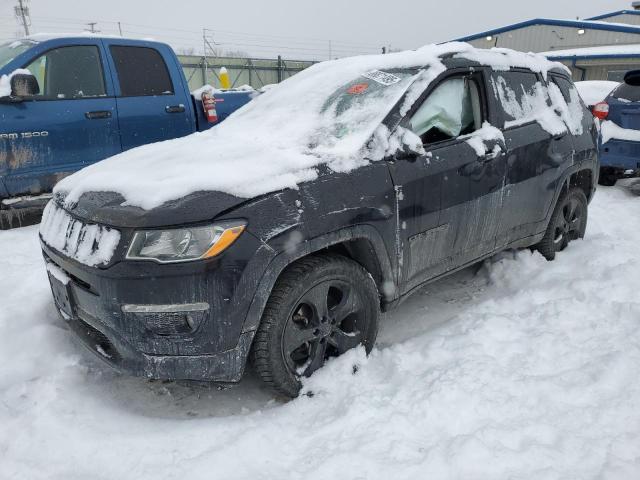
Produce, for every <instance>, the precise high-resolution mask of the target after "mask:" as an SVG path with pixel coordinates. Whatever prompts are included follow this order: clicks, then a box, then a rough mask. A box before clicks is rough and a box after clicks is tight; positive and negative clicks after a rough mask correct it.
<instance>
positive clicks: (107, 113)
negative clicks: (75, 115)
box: [84, 110, 111, 120]
mask: <svg viewBox="0 0 640 480" xmlns="http://www.w3.org/2000/svg"><path fill="white" fill-rule="evenodd" d="M84 116H85V117H87V118H88V119H89V120H97V119H100V118H111V110H98V111H96V112H87V113H85V114H84Z"/></svg>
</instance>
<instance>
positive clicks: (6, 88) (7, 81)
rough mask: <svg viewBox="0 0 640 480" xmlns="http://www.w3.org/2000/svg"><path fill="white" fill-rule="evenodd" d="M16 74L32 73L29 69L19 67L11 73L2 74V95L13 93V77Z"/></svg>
mask: <svg viewBox="0 0 640 480" xmlns="http://www.w3.org/2000/svg"><path fill="white" fill-rule="evenodd" d="M14 75H31V72H30V71H29V70H25V69H22V68H19V69H17V70H14V71H13V72H11V73H10V74H9V75H2V76H0V97H8V96H10V95H11V79H12V78H13V77H14Z"/></svg>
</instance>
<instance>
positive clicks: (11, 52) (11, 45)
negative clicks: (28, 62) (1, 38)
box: [0, 40, 35, 68]
mask: <svg viewBox="0 0 640 480" xmlns="http://www.w3.org/2000/svg"><path fill="white" fill-rule="evenodd" d="M34 45H35V42H31V41H27V40H16V41H15V42H8V43H3V44H1V45H0V68H2V67H4V66H5V65H6V64H8V63H9V62H10V61H11V60H13V59H14V58H16V57H17V56H18V55H20V54H21V53H23V52H26V51H27V50H29V49H30V48H31V47H33V46H34Z"/></svg>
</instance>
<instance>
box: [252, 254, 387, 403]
mask: <svg viewBox="0 0 640 480" xmlns="http://www.w3.org/2000/svg"><path fill="white" fill-rule="evenodd" d="M379 316H380V298H379V296H378V290H377V288H376V285H375V282H374V281H373V278H371V276H370V275H369V274H368V273H367V272H366V270H365V269H364V268H362V267H361V266H360V265H359V264H357V263H355V262H353V261H352V260H350V259H348V258H346V257H343V256H341V255H333V254H322V255H313V256H309V257H306V258H303V259H302V260H299V261H297V262H296V263H294V264H292V265H291V266H289V267H288V268H287V269H286V270H285V271H284V272H283V273H282V275H281V276H280V278H279V279H278V281H277V282H276V285H275V287H274V289H273V291H272V292H271V296H270V297H269V300H268V302H267V305H266V307H265V310H264V313H263V315H262V320H261V322H260V327H259V328H258V331H257V332H256V336H255V339H254V342H253V347H252V352H251V359H252V362H253V365H254V367H255V369H256V371H257V372H258V374H259V375H260V377H261V378H262V380H263V381H264V382H265V383H266V384H267V385H268V386H269V387H271V388H272V389H273V390H275V391H276V392H278V393H280V394H282V395H285V396H287V397H290V398H294V397H296V396H297V395H298V393H299V392H300V388H301V383H300V379H301V378H302V377H305V376H309V375H311V374H312V373H313V372H315V371H316V370H318V369H319V368H320V367H322V365H323V364H324V362H325V361H326V360H327V359H328V358H329V357H336V356H339V355H341V354H342V353H344V352H345V351H347V350H349V349H351V348H354V347H356V346H358V345H363V346H364V347H365V350H366V352H367V353H369V352H370V351H371V349H372V348H373V345H374V343H375V340H376V336H377V334H378V321H379Z"/></svg>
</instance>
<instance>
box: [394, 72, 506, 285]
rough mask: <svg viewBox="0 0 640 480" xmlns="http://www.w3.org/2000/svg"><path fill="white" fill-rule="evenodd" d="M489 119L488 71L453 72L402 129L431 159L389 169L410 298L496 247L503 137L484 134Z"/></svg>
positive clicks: (419, 105)
mask: <svg viewBox="0 0 640 480" xmlns="http://www.w3.org/2000/svg"><path fill="white" fill-rule="evenodd" d="M487 119H488V109H487V106H486V95H485V93H484V81H483V74H482V72H478V71H476V72H471V71H454V72H452V73H450V74H448V76H446V77H445V78H443V79H442V80H441V81H440V82H438V83H436V85H435V87H433V88H431V89H430V91H428V92H427V94H426V99H425V100H424V101H423V102H417V106H414V108H413V109H412V111H411V112H409V115H408V116H407V119H406V120H405V122H404V123H403V125H404V127H406V128H410V129H411V130H412V131H413V132H414V133H415V134H417V135H418V136H419V137H420V138H421V139H422V142H423V146H424V149H425V150H426V152H427V153H426V155H423V156H421V157H420V158H418V159H416V160H401V161H397V162H395V163H394V164H392V165H391V171H392V175H393V178H394V182H395V184H396V189H397V190H400V195H399V201H398V204H399V205H398V211H399V223H400V225H401V237H402V238H401V240H402V242H403V243H402V248H401V252H402V258H403V279H404V283H405V288H404V291H405V292H406V291H408V290H410V289H412V288H414V287H415V286H417V285H419V284H420V283H422V282H424V281H425V280H426V279H429V278H432V277H435V276H437V275H440V274H442V273H445V272H447V271H450V270H452V269H455V268H457V267H459V266H462V265H464V264H465V263H468V262H470V261H473V260H475V259H477V258H479V257H481V256H483V255H486V254H488V253H491V252H492V251H493V250H494V248H495V240H496V234H497V228H498V223H499V222H498V220H499V217H500V210H501V206H502V203H501V195H502V187H503V184H504V175H505V161H504V156H503V155H502V151H503V149H504V145H502V142H501V141H500V140H499V139H498V137H499V135H496V138H495V139H493V140H492V139H491V135H487V130H486V127H485V129H483V126H484V125H485V121H486V120H487ZM481 133H484V135H482V136H481V135H480V134H481ZM494 133H495V132H494Z"/></svg>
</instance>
